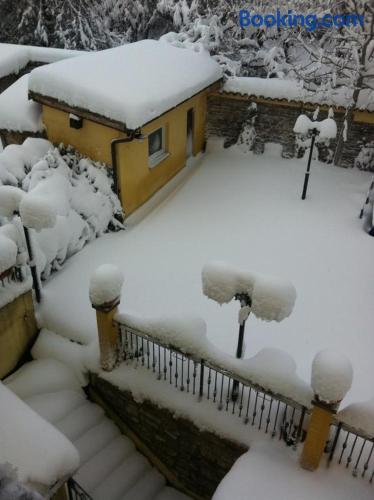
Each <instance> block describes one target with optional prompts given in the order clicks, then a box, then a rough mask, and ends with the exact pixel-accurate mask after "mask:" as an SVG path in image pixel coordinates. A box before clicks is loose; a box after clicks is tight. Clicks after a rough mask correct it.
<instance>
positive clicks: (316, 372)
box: [300, 350, 353, 471]
mask: <svg viewBox="0 0 374 500" xmlns="http://www.w3.org/2000/svg"><path fill="white" fill-rule="evenodd" d="M352 378H353V370H352V365H351V363H350V361H349V360H348V359H347V358H346V357H345V356H342V355H340V354H337V353H336V352H334V351H330V350H325V351H321V352H319V353H318V354H317V355H316V356H315V358H314V360H313V365H312V388H313V391H314V395H315V396H314V400H313V402H312V404H313V409H312V415H311V418H310V422H309V427H308V431H307V437H306V440H305V443H304V448H303V452H302V455H301V460H300V463H301V466H302V467H303V468H304V469H307V470H311V471H313V470H315V469H317V468H318V466H319V464H320V462H321V458H322V455H323V452H324V449H325V446H326V442H327V440H328V437H329V434H330V426H331V423H332V420H333V416H334V414H335V413H336V411H337V410H338V408H339V404H340V402H341V401H342V399H343V398H344V396H345V395H346V394H347V392H348V391H349V389H350V388H351V385H352Z"/></svg>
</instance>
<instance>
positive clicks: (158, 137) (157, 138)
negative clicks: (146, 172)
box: [148, 127, 167, 167]
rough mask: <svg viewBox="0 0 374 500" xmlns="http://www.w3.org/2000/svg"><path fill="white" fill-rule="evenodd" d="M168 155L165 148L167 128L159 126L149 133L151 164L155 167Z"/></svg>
mask: <svg viewBox="0 0 374 500" xmlns="http://www.w3.org/2000/svg"><path fill="white" fill-rule="evenodd" d="M166 156H167V154H166V150H165V129H164V128H163V127H162V128H158V129H157V130H155V131H154V132H152V133H151V134H149V135H148V157H149V166H150V167H155V166H156V165H158V164H159V163H160V162H161V161H162V160H163V159H164V158H165V157H166Z"/></svg>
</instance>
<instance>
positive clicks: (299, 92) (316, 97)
mask: <svg viewBox="0 0 374 500" xmlns="http://www.w3.org/2000/svg"><path fill="white" fill-rule="evenodd" d="M222 90H223V92H227V93H234V94H240V95H247V96H254V97H263V98H265V99H281V100H282V99H285V100H287V101H296V102H305V103H311V104H320V105H326V106H337V107H344V108H345V107H347V106H349V105H350V104H351V102H352V95H353V89H351V88H348V87H339V88H336V89H329V90H325V91H318V92H312V91H309V90H307V89H305V88H304V87H303V82H301V81H298V80H283V79H281V78H252V77H232V78H229V79H228V80H227V81H226V83H225V85H224V87H223V89H222ZM357 109H360V110H367V111H374V91H372V90H369V89H365V90H362V91H361V93H360V96H359V99H358V103H357Z"/></svg>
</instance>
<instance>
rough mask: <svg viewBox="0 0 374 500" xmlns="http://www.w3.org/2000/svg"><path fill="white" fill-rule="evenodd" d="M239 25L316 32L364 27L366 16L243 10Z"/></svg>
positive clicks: (240, 14) (240, 13)
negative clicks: (302, 29) (321, 29)
mask: <svg viewBox="0 0 374 500" xmlns="http://www.w3.org/2000/svg"><path fill="white" fill-rule="evenodd" d="M239 23H240V26H241V27H242V28H248V27H249V26H253V27H255V28H260V27H263V26H265V27H267V28H271V27H273V26H276V27H277V28H296V27H302V28H305V29H306V30H307V31H314V30H316V29H317V28H342V27H343V26H358V25H361V26H362V27H363V26H364V16H361V15H358V14H335V15H333V14H324V15H323V16H322V17H318V16H317V15H316V14H308V15H306V16H305V15H304V14H295V13H294V11H293V10H288V11H287V14H284V13H282V12H281V11H280V10H279V9H277V11H276V12H275V13H270V14H264V15H262V14H252V12H250V11H249V10H245V9H242V10H240V12H239Z"/></svg>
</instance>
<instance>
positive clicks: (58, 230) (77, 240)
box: [0, 139, 123, 278]
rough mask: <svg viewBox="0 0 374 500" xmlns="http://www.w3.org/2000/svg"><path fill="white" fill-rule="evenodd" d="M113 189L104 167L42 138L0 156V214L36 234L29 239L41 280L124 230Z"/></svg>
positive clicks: (108, 171) (120, 211)
mask: <svg viewBox="0 0 374 500" xmlns="http://www.w3.org/2000/svg"><path fill="white" fill-rule="evenodd" d="M112 184H113V180H112V177H111V175H110V170H109V169H108V168H107V167H106V166H105V165H102V164H100V163H97V162H93V161H90V160H89V159H87V158H84V157H83V156H82V155H80V154H79V153H78V152H76V151H74V150H73V149H72V148H66V147H64V146H63V145H61V146H60V147H58V148H54V147H53V145H52V144H51V143H50V142H49V141H46V140H44V139H27V140H26V141H25V142H24V143H23V145H20V146H18V145H12V146H8V147H6V148H5V150H4V151H3V152H2V153H1V154H0V215H1V216H3V217H5V219H4V222H12V221H13V214H14V213H15V212H20V215H21V218H22V223H23V224H24V225H25V226H26V227H29V228H31V229H33V230H35V232H33V233H32V235H31V236H32V240H33V247H34V253H35V259H36V263H37V268H38V271H39V273H40V275H41V277H42V278H47V277H48V276H49V275H50V273H51V272H52V271H53V270H57V269H59V267H60V266H61V264H62V263H63V262H64V261H65V260H66V259H67V258H69V257H70V256H71V255H73V254H74V253H76V252H78V251H79V250H81V249H82V248H83V246H84V245H85V244H86V243H88V242H89V241H91V240H93V239H95V238H96V237H98V236H101V235H102V234H103V233H105V232H107V231H113V230H114V231H115V230H119V229H122V228H123V224H122V221H123V213H122V209H121V205H120V202H119V200H118V198H117V196H116V195H115V194H114V192H113V191H112ZM0 225H1V221H0ZM19 229H20V231H22V228H19Z"/></svg>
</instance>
